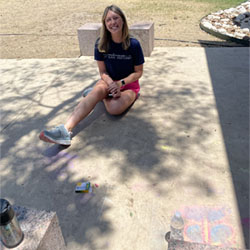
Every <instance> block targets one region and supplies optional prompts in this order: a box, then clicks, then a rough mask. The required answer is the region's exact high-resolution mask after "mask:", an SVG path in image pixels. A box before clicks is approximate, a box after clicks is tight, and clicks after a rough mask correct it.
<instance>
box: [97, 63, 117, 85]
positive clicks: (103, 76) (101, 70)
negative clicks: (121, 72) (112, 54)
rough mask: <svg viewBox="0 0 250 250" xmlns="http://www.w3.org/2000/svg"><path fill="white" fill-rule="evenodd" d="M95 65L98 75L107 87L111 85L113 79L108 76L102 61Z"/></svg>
mask: <svg viewBox="0 0 250 250" xmlns="http://www.w3.org/2000/svg"><path fill="white" fill-rule="evenodd" d="M97 65H98V68H99V73H100V76H101V79H102V80H103V81H104V82H106V83H107V84H108V86H109V85H110V84H111V83H113V82H114V81H113V79H112V78H111V77H110V76H109V75H108V73H107V70H106V66H105V64H104V62H103V61H97Z"/></svg>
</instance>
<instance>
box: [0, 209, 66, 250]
mask: <svg viewBox="0 0 250 250" xmlns="http://www.w3.org/2000/svg"><path fill="white" fill-rule="evenodd" d="M13 208H14V210H15V212H16V215H17V219H18V221H19V223H20V227H21V229H22V231H23V233H24V239H23V241H22V242H21V244H20V245H18V246H17V247H15V248H12V249H16V250H66V246H65V243H64V239H63V236H62V232H61V229H60V226H59V222H58V218H57V215H56V213H55V212H46V211H38V210H34V209H29V208H25V207H19V206H13ZM0 249H2V250H7V249H8V248H6V247H5V246H3V245H2V243H0Z"/></svg>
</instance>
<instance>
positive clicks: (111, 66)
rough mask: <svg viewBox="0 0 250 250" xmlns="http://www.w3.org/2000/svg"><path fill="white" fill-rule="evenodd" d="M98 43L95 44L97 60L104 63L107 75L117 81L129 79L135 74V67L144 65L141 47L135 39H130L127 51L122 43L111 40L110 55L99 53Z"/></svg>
mask: <svg viewBox="0 0 250 250" xmlns="http://www.w3.org/2000/svg"><path fill="white" fill-rule="evenodd" d="M98 41H99V39H97V41H96V44H95V60H97V61H104V63H105V66H106V70H107V73H108V74H109V76H110V77H111V78H112V79H113V80H115V81H117V80H121V79H123V78H125V77H127V76H128V75H130V74H131V73H133V72H134V66H138V65H141V64H143V63H144V56H143V52H142V48H141V45H140V43H139V41H138V40H136V39H135V38H130V46H129V48H128V49H127V50H124V49H123V48H122V43H115V42H113V41H112V40H111V42H110V45H109V51H108V53H102V52H99V50H98Z"/></svg>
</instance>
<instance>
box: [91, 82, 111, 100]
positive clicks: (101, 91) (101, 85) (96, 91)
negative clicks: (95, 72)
mask: <svg viewBox="0 0 250 250" xmlns="http://www.w3.org/2000/svg"><path fill="white" fill-rule="evenodd" d="M90 94H93V95H98V96H100V97H102V98H104V97H106V95H107V94H108V86H107V84H106V83H105V82H104V81H103V80H99V81H98V82H97V83H96V85H95V86H94V88H93V91H91V93H90Z"/></svg>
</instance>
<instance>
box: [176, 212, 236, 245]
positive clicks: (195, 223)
mask: <svg viewBox="0 0 250 250" xmlns="http://www.w3.org/2000/svg"><path fill="white" fill-rule="evenodd" d="M179 211H180V212H181V214H182V216H183V218H184V221H185V227H184V240H186V241H190V242H197V243H204V244H210V245H214V246H222V247H227V246H228V247H229V246H235V244H236V232H235V230H234V228H233V227H232V225H231V224H230V218H231V210H230V209H228V208H226V207H185V208H183V209H180V210H179Z"/></svg>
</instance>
